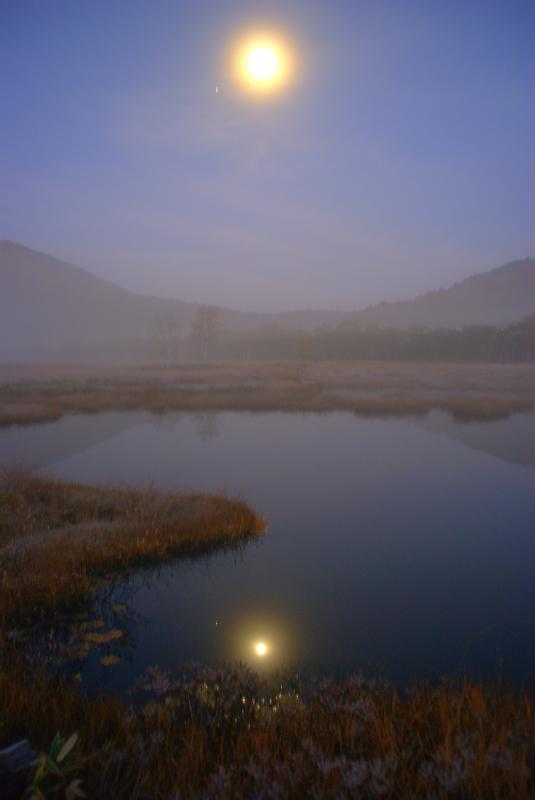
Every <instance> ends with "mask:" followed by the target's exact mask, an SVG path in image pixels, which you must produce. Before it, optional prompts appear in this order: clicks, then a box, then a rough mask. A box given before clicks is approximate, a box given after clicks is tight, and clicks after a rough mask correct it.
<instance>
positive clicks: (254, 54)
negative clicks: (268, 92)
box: [247, 45, 279, 81]
mask: <svg viewBox="0 0 535 800" xmlns="http://www.w3.org/2000/svg"><path fill="white" fill-rule="evenodd" d="M278 69H279V56H278V54H277V51H276V50H275V49H274V48H273V47H270V46H269V45H264V46H258V47H253V48H252V49H251V51H250V52H249V54H248V56H247V72H248V73H249V75H250V76H251V78H252V79H253V80H254V81H271V80H273V78H274V77H275V75H276V74H277V70H278Z"/></svg>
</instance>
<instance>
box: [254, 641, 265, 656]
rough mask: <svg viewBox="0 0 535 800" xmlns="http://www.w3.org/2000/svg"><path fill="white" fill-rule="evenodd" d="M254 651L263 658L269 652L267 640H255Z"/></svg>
mask: <svg viewBox="0 0 535 800" xmlns="http://www.w3.org/2000/svg"><path fill="white" fill-rule="evenodd" d="M254 651H255V653H256V655H257V656H259V658H263V657H264V656H265V655H267V653H268V646H267V644H266V643H265V642H255V645H254Z"/></svg>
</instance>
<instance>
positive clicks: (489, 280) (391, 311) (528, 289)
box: [346, 258, 535, 328]
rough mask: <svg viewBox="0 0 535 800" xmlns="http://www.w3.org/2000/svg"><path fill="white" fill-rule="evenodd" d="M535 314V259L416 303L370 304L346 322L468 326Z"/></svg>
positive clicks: (506, 266) (429, 294) (380, 325)
mask: <svg viewBox="0 0 535 800" xmlns="http://www.w3.org/2000/svg"><path fill="white" fill-rule="evenodd" d="M534 312H535V260H534V259H532V258H526V259H523V260H522V261H511V262H510V263H508V264H504V265H503V266H502V267H497V268H496V269H492V270H490V271H489V272H480V273H478V274H477V275H472V276H471V277H470V278H466V280H464V281H461V282H460V283H456V284H454V285H453V286H451V287H449V288H448V289H438V290H437V291H433V292H427V293H426V294H422V295H419V296H418V297H415V298H414V299H413V300H404V301H401V302H397V303H379V304H378V305H374V306H369V307H368V308H365V309H363V310H362V311H355V312H354V313H352V314H349V315H348V316H347V317H346V321H347V322H353V323H358V324H361V325H366V326H374V327H378V328H385V327H394V328H412V327H426V328H463V327H465V326H468V325H495V326H504V325H509V324H511V323H512V322H516V321H518V320H520V319H521V318H522V317H525V316H527V315H529V314H532V313H534Z"/></svg>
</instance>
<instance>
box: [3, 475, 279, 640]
mask: <svg viewBox="0 0 535 800" xmlns="http://www.w3.org/2000/svg"><path fill="white" fill-rule="evenodd" d="M264 528H265V523H264V521H263V520H262V519H261V518H260V517H258V516H257V515H256V514H254V512H253V511H252V510H251V509H250V508H249V507H248V506H247V505H246V504H245V503H242V502H240V501H237V500H231V499H229V498H227V497H223V496H212V495H210V496H208V495H202V494H191V493H182V492H168V493H163V492H157V491H155V490H153V489H132V488H110V487H104V486H81V485H79V484H72V483H63V482H61V481H58V480H53V479H52V478H42V477H39V476H36V475H34V474H32V473H31V472H28V471H25V470H23V469H8V470H6V471H5V472H4V473H3V474H2V475H1V476H0V636H1V628H2V627H5V625H7V624H12V623H17V624H20V623H23V624H29V623H33V622H35V621H37V620H39V619H40V618H42V617H44V616H46V615H48V614H53V613H56V612H61V611H63V610H66V609H73V608H74V607H76V606H80V605H83V604H84V603H88V602H89V601H90V599H91V595H92V590H93V586H94V583H95V580H96V579H102V578H103V577H104V578H105V577H106V576H109V575H111V574H113V573H114V572H117V571H124V570H126V569H129V568H133V567H137V566H143V565H145V564H149V563H151V562H157V561H162V560H164V559H166V558H169V557H171V556H185V555H194V554H196V553H203V552H207V551H209V550H210V549H212V548H215V547H221V546H229V545H236V544H239V543H240V542H242V541H244V540H245V539H246V538H247V537H248V536H255V535H258V534H260V533H262V531H263V530H264Z"/></svg>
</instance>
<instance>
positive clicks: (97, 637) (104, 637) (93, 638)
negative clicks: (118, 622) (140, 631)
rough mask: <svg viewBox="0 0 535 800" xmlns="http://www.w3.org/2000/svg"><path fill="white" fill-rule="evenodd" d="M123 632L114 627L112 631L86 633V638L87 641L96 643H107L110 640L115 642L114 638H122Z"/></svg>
mask: <svg viewBox="0 0 535 800" xmlns="http://www.w3.org/2000/svg"><path fill="white" fill-rule="evenodd" d="M122 635H123V632H122V631H120V630H118V629H117V628H114V629H113V630H111V631H107V632H106V633H93V632H90V633H86V634H84V639H85V640H86V641H87V642H93V643H94V644H107V643H108V642H113V641H114V639H121V638H122Z"/></svg>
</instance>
